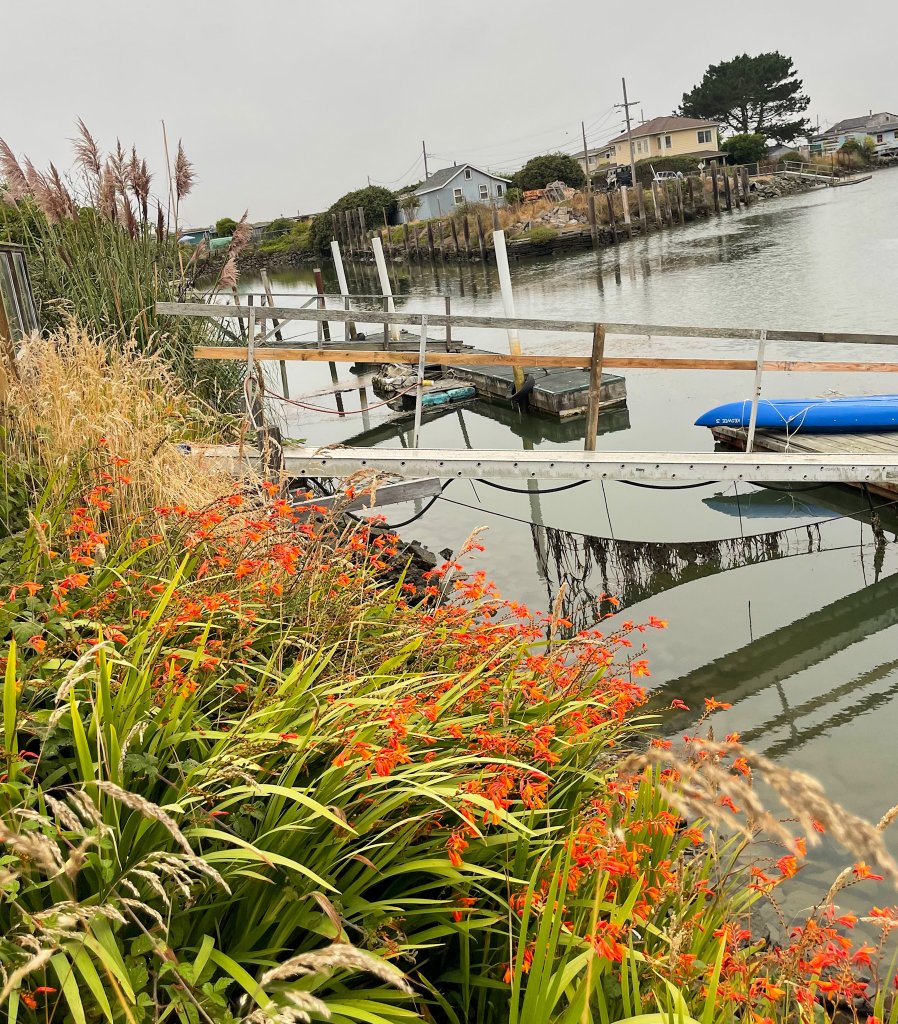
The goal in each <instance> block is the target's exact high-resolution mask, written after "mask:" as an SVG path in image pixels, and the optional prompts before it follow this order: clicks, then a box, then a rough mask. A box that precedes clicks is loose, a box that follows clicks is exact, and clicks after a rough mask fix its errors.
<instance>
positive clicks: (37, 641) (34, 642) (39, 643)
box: [28, 636, 47, 651]
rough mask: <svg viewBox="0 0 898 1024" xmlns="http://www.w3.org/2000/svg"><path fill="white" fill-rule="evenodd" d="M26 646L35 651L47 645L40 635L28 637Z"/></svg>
mask: <svg viewBox="0 0 898 1024" xmlns="http://www.w3.org/2000/svg"><path fill="white" fill-rule="evenodd" d="M28 646H29V647H33V648H34V650H36V651H42V650H43V649H44V648H45V647H46V646H47V641H46V640H44V638H43V637H41V636H33V637H31V638H30V639H29V641H28Z"/></svg>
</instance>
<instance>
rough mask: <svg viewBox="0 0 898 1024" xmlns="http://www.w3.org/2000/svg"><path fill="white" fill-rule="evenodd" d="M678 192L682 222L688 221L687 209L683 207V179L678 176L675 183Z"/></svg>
mask: <svg viewBox="0 0 898 1024" xmlns="http://www.w3.org/2000/svg"><path fill="white" fill-rule="evenodd" d="M674 185H675V187H676V192H677V212H678V213H679V215H680V223H681V224H685V223H686V211H685V209H684V208H683V181H682V179H681V178H677V180H676V182H675V183H674Z"/></svg>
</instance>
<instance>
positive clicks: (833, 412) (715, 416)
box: [695, 395, 898, 434]
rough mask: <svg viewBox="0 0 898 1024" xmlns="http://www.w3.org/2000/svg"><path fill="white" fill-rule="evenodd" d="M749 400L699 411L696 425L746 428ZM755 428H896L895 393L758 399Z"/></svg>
mask: <svg viewBox="0 0 898 1024" xmlns="http://www.w3.org/2000/svg"><path fill="white" fill-rule="evenodd" d="M750 417H751V402H750V401H746V402H727V403H726V404H725V405H718V406H717V407H716V408H714V409H710V410H709V411H708V412H706V413H703V414H702V415H701V416H699V418H698V419H697V420H696V421H695V425H696V426H697V427H747V426H748V422H749V419H750ZM757 426H758V429H759V430H782V431H785V432H786V433H789V434H795V433H798V432H804V433H806V434H851V433H872V432H875V431H883V430H898V395H863V396H861V397H857V398H849V397H843V396H838V397H834V398H773V399H766V398H762V399H761V400H760V401H759V402H758V419H757Z"/></svg>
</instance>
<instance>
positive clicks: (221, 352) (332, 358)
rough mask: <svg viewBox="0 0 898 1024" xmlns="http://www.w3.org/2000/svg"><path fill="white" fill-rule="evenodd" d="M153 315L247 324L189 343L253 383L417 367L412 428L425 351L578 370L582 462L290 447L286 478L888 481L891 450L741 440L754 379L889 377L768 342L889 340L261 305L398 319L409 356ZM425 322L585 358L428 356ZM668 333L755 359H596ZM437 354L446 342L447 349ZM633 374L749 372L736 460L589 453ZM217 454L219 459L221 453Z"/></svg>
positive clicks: (895, 341)
mask: <svg viewBox="0 0 898 1024" xmlns="http://www.w3.org/2000/svg"><path fill="white" fill-rule="evenodd" d="M156 310H157V312H158V313H159V314H161V315H170V316H188V317H205V318H213V319H215V318H221V319H237V318H243V319H245V320H246V321H247V323H248V324H249V325H250V327H249V339H250V341H249V345H248V346H246V347H243V346H199V347H197V348H196V350H195V355H196V357H197V358H198V359H228V360H241V361H246V363H247V377H248V379H249V378H251V377H252V378H254V364H255V363H256V362H264V361H271V360H275V361H299V362H323V361H327V362H332V363H340V362H364V363H372V364H389V363H401V364H407V365H417V368H418V374H417V383H418V386H417V393H416V419H417V421H418V422H420V413H421V401H422V390H423V389H422V382H423V367H424V361H425V353H428V355H427V359H428V360H429V361H430V362H432V363H439V364H441V365H443V366H453V365H466V366H475V365H480V366H483V365H490V366H512V367H515V366H516V367H568V368H577V367H579V368H583V369H588V370H589V374H590V376H589V392H588V405H587V417H586V422H587V427H586V436H585V438H584V450H585V453H586V454H585V455H583V454H579V453H577V452H571V451H563V452H558V451H553V452H550V453H548V454H546V453H543V452H537V451H524V452H485V451H480V452H478V451H470V450H450V449H440V450H431V451H428V450H422V449H417V450H409V449H384V448H378V449H350V448H345V449H339V448H333V447H328V449H327V450H326V451H316V450H313V449H291V454H290V456H289V458H288V459H287V462H288V463H289V464H290V465H289V466H288V468H289V469H290V472H291V473H294V474H295V475H297V476H345V475H349V474H350V473H353V472H357V471H359V470H360V469H367V470H371V469H372V468H379V469H381V470H383V471H384V472H389V473H392V474H395V475H398V476H409V475H412V476H414V475H419V476H420V475H422V474H430V475H437V476H459V477H469V478H476V477H488V476H490V475H492V476H495V477H497V478H499V479H502V478H512V479H514V478H517V479H520V478H521V477H522V476H523V477H524V478H537V477H546V478H547V479H572V478H573V479H591V478H594V479H630V480H640V479H660V480H667V481H673V480H676V481H683V480H687V481H697V480H705V481H709V480H746V481H788V480H805V481H808V480H810V481H817V482H831V483H850V482H858V483H863V482H865V481H866V482H884V481H888V482H891V483H893V484H894V483H895V482H896V481H898V449H896V455H895V456H890V455H889V453H884V452H880V453H875V452H871V453H870V454H869V455H866V454H864V455H857V454H831V455H820V454H814V455H807V454H803V453H797V452H796V453H788V452H787V453H770V452H764V453H757V452H754V451H753V450H752V449H753V446H752V441H753V434H754V429H753V428H754V424H755V422H756V419H757V409H758V403H759V400H760V397H761V392H762V384H763V375H764V374H765V373H770V372H803V373H808V372H811V373H833V372H838V373H895V372H898V359H894V360H880V361H860V360H857V359H848V358H840V359H831V360H811V359H782V358H777V359H774V358H770V357H769V356H768V354H767V346H768V345H769V344H771V343H776V342H789V343H799V344H807V345H824V346H826V345H864V346H866V345H877V346H896V347H898V334H878V333H859V332H839V331H796V330H790V329H772V328H766V329H765V328H737V327H684V326H677V325H658V324H629V323H607V322H605V323H603V322H598V321H589V320H549V319H534V318H528V317H505V316H479V315H474V314H443V313H411V312H398V311H397V312H378V311H374V310H361V309H352V310H347V309H343V310H334V309H330V310H324V309H312V308H299V309H298V308H296V307H286V306H268V307H265V308H264V315H265V316H266V317H268V318H272V319H276V320H277V321H279V322H290V321H301V322H311V323H324V322H326V321H327V322H330V321H333V322H337V323H344V324H345V323H348V322H351V321H353V322H354V321H360V322H369V323H375V324H384V325H387V324H400V325H407V326H409V327H416V328H417V329H418V332H419V343H418V347H417V351H409V350H408V349H406V350H405V351H397V350H395V349H390V347H389V344H390V343H389V340H388V339H387V340H386V341H384V342H382V343H381V344H380V345H373V344H372V343H371V342H368V341H357V342H354V343H353V342H345V341H344V342H343V343H342V345H340V346H337V345H335V344H334V343H330V344H329V345H315V346H288V345H284V344H276V343H275V344H273V343H272V337H273V335H274V328H272V329H269V330H268V331H266V332H265V333H263V334H262V335H261V336H259V337H258V338H257V337H256V336H255V326H256V314H257V313H258V312H259V307H257V306H255V305H254V304H253V305H250V304H247V305H209V304H206V303H187V302H184V303H178V302H160V303H157V306H156ZM429 326H432V327H446V328H455V327H459V328H462V327H463V328H471V329H484V328H489V329H501V330H505V331H510V332H515V333H516V332H518V331H541V332H551V333H575V334H588V335H591V336H592V339H593V343H592V347H591V351H590V352H588V353H583V354H573V355H571V354H563V355H560V354H557V353H543V354H536V353H529V352H525V353H521V354H506V353H498V352H496V353H494V352H482V351H481V352H451V351H434V350H433V348H432V347H431V348H428V343H427V337H426V332H427V328H428V327H429ZM614 337H627V338H630V339H632V338H639V337H641V338H646V339H657V338H675V339H677V343H678V345H681V346H683V347H684V348H689V347H695V346H696V345H697V344H700V343H701V342H703V341H708V340H714V341H721V340H723V341H733V342H734V343H735V342H743V343H744V342H750V343H753V344H754V345H755V346H756V350H755V356H754V358H745V357H738V358H736V357H730V356H723V357H709V356H707V355H683V356H656V355H651V356H649V355H647V356H633V355H610V356H609V355H606V354H605V343H606V340H607V339H609V338H614ZM446 347H448V346H446ZM611 368H613V369H627V368H631V369H642V370H716V371H720V370H724V371H743V372H746V371H747V372H753V373H754V375H755V378H754V381H755V384H754V391H753V394H752V399H751V402H752V404H751V419H750V424H749V434H750V435H751V436H749V438H748V441H747V445H746V453H745V455H736V456H733V457H730V458H727V457H725V456H724V457H721V455H720V454H719V453H706V452H700V453H699V452H685V453H672V452H610V453H603V454H596V453H595V443H596V433H597V428H598V420H599V390H600V384H601V375H602V372H603V370H605V369H611ZM220 454H221V453H220Z"/></svg>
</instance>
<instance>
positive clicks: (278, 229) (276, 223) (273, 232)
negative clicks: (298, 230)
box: [262, 217, 296, 238]
mask: <svg viewBox="0 0 898 1024" xmlns="http://www.w3.org/2000/svg"><path fill="white" fill-rule="evenodd" d="M295 223H296V222H295V221H293V220H291V219H290V218H289V217H275V218H274V220H273V221H272V222H271V223H270V224H269V225H268V226H267V227H266V228H265V230H264V231H263V232H262V235H263V237H264V238H277V237H278V236H279V235H286V234H288V233H289V232H290V231H291V230H292V229H293V225H294V224H295Z"/></svg>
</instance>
